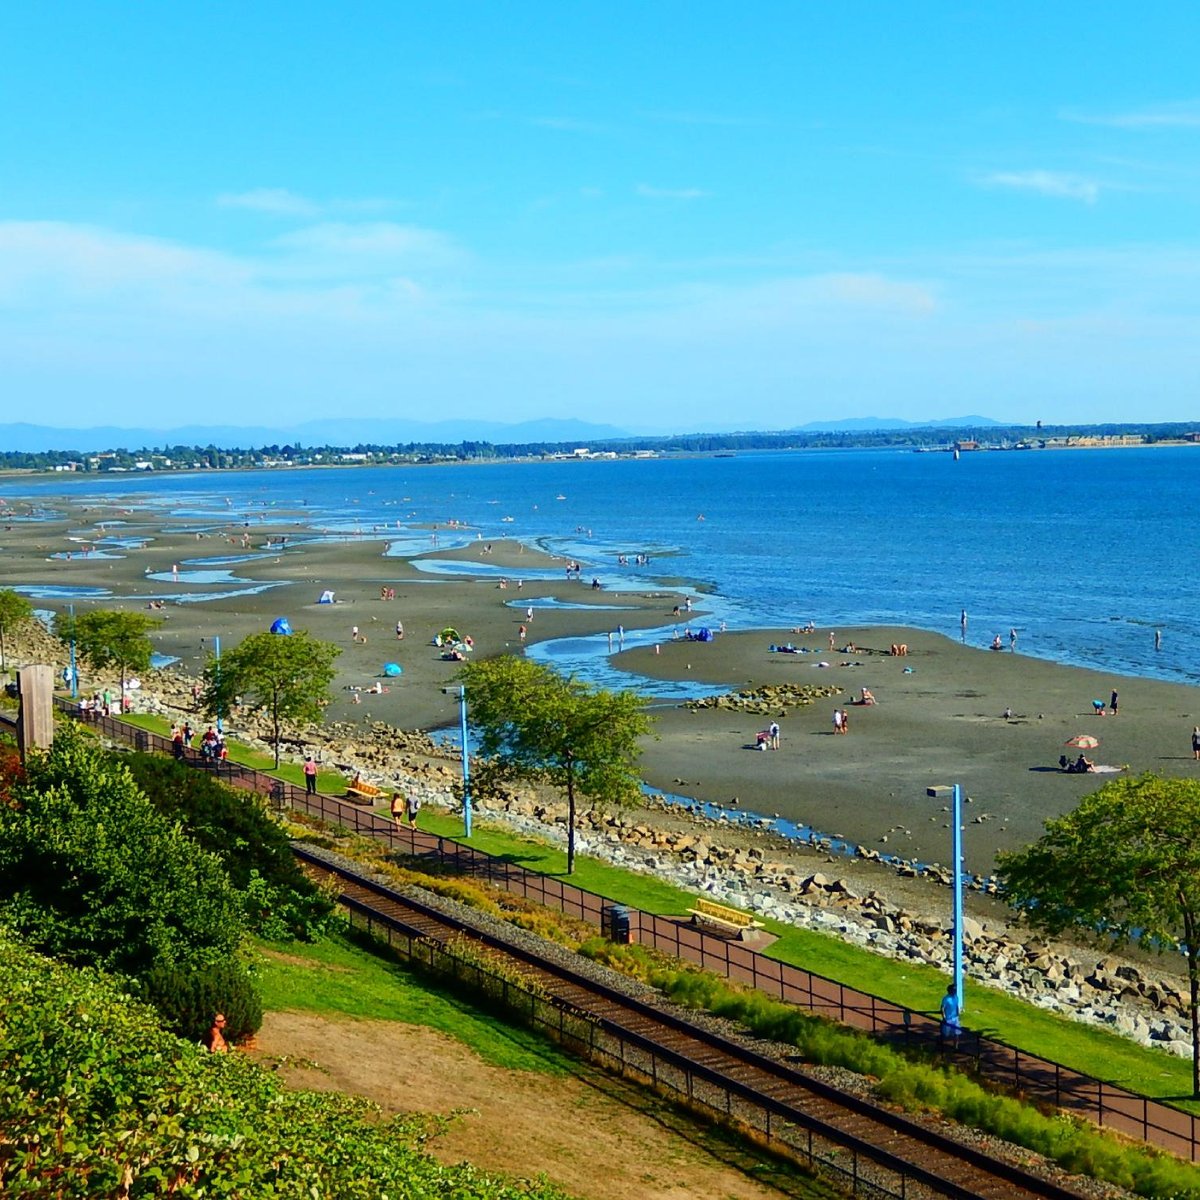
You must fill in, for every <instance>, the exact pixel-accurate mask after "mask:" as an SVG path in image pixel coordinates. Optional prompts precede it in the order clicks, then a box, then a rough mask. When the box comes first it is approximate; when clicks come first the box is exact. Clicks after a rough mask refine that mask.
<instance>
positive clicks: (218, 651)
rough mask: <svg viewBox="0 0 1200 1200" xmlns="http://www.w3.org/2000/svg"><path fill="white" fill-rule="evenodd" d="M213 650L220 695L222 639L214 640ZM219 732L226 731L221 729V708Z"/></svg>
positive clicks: (218, 712)
mask: <svg viewBox="0 0 1200 1200" xmlns="http://www.w3.org/2000/svg"><path fill="white" fill-rule="evenodd" d="M213 650H214V652H215V654H216V660H217V672H216V683H217V694H218V695H220V692H221V639H220V638H219V637H214V638H213ZM217 732H218V733H224V730H223V729H222V728H221V710H220V708H219V707H218V709H217Z"/></svg>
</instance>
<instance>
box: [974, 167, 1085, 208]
mask: <svg viewBox="0 0 1200 1200" xmlns="http://www.w3.org/2000/svg"><path fill="white" fill-rule="evenodd" d="M980 183H981V184H982V185H983V186H984V187H996V188H1014V189H1016V190H1018V191H1026V192H1037V193H1039V194H1040V195H1042V196H1053V197H1055V198H1056V199H1060V200H1081V201H1082V202H1083V203H1084V204H1095V203H1096V201H1097V200H1098V199H1099V198H1100V192H1101V190H1102V188H1103V187H1104V186H1105V185H1102V184H1100V183H1099V182H1098V181H1097V180H1095V179H1088V178H1086V177H1084V176H1082V175H1072V174H1069V173H1067V172H1064V171H993V172H992V173H991V174H989V175H984V176H982V177H981V178H980Z"/></svg>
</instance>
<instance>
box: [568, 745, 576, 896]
mask: <svg viewBox="0 0 1200 1200" xmlns="http://www.w3.org/2000/svg"><path fill="white" fill-rule="evenodd" d="M574 873H575V763H574V761H573V760H572V758H571V754H570V752H569V751H568V753H567V874H568V875H573V874H574Z"/></svg>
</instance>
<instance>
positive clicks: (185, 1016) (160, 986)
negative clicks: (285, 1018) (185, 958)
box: [139, 961, 262, 1042]
mask: <svg viewBox="0 0 1200 1200" xmlns="http://www.w3.org/2000/svg"><path fill="white" fill-rule="evenodd" d="M139 992H140V994H141V995H142V996H143V997H144V998H145V999H146V1000H148V1001H149V1002H150V1003H151V1004H153V1005H154V1007H155V1008H156V1009H157V1010H158V1014H159V1016H160V1017H161V1018H162V1023H163V1025H164V1026H166V1028H167V1029H169V1030H170V1031H171V1032H172V1033H175V1034H178V1035H179V1036H180V1037H181V1038H186V1039H187V1040H188V1041H189V1042H198V1041H200V1040H201V1039H202V1038H203V1037H204V1036H205V1035H206V1034H207V1033H208V1031H209V1029H210V1028H211V1027H212V1023H213V1017H214V1016H215V1015H216V1014H217V1013H224V1015H225V1036H226V1037H227V1038H228V1039H229V1040H230V1041H231V1042H237V1041H241V1040H242V1039H243V1038H246V1037H249V1036H250V1035H251V1034H254V1033H257V1032H258V1030H259V1028H260V1026H261V1025H262V1000H261V998H260V997H259V994H258V989H257V988H256V987H255V986H254V981H253V980H252V979H251V978H250V975H249V973H248V972H247V970H246V968H245V967H244V966H243V965H242V964H241V963H240V962H237V961H233V962H224V963H213V964H211V965H210V966H205V967H157V968H155V969H154V970H153V971H150V972H149V973H148V974H146V975H144V976H143V977H142V979H141V980H140V981H139Z"/></svg>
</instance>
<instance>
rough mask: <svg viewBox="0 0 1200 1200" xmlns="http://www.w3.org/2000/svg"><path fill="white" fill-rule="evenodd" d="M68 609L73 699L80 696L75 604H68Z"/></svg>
mask: <svg viewBox="0 0 1200 1200" xmlns="http://www.w3.org/2000/svg"><path fill="white" fill-rule="evenodd" d="M67 611H68V612H69V613H70V614H71V699H72V700H75V699H77V698H78V696H79V672H78V671H76V669H75V605H73V604H68V605H67Z"/></svg>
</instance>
